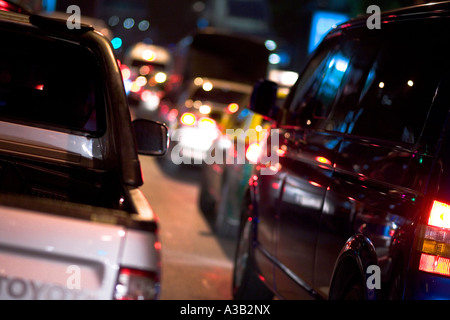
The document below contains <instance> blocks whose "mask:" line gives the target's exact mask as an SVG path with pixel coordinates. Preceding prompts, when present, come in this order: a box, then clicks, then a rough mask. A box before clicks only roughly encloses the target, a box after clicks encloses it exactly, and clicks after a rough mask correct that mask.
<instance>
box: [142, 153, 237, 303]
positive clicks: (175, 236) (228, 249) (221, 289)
mask: <svg viewBox="0 0 450 320" xmlns="http://www.w3.org/2000/svg"><path fill="white" fill-rule="evenodd" d="M140 161H141V166H142V172H143V175H144V182H145V183H144V187H143V188H142V191H143V192H144V194H145V196H146V198H147V199H148V200H149V201H150V203H151V205H152V207H153V209H154V210H155V212H157V214H158V217H159V225H160V229H159V237H160V240H161V244H162V250H161V261H162V265H161V267H162V279H161V280H162V281H161V287H162V290H161V296H160V299H162V300H170V299H177V300H178V299H183V300H227V299H231V279H232V267H233V263H232V261H233V254H234V250H235V243H236V241H235V240H231V239H220V238H217V237H216V235H215V234H214V232H212V228H211V225H210V223H209V222H208V221H207V219H206V218H205V216H204V215H203V214H202V213H201V212H200V209H199V207H198V205H197V203H198V193H199V186H198V184H199V179H200V176H199V175H200V171H199V168H190V167H183V168H179V169H180V170H177V172H176V173H173V172H172V173H171V172H170V171H169V170H166V172H165V171H164V170H163V169H162V165H161V164H160V163H159V162H158V161H159V160H157V159H155V158H153V157H148V156H141V157H140Z"/></svg>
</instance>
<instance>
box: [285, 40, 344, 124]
mask: <svg viewBox="0 0 450 320" xmlns="http://www.w3.org/2000/svg"><path fill="white" fill-rule="evenodd" d="M337 43H338V39H337V38H335V39H332V40H330V41H329V42H328V43H326V45H324V46H322V47H320V48H319V49H318V51H317V52H316V53H315V55H314V57H313V58H312V59H311V60H310V61H309V63H308V65H307V66H306V67H305V69H304V70H303V72H302V74H301V76H300V78H299V79H298V81H297V83H296V84H295V86H294V87H293V88H292V91H293V92H292V93H291V95H290V96H289V97H288V99H287V101H286V104H285V106H286V108H283V109H282V111H283V114H282V118H281V124H282V125H294V126H301V127H303V126H307V125H311V121H312V120H313V119H315V118H318V119H322V118H323V117H324V115H325V114H326V113H327V111H328V109H329V107H330V106H331V104H332V103H333V101H334V97H335V91H336V85H337V84H338V82H339V81H340V79H339V77H340V75H339V71H338V69H339V68H344V67H345V66H344V63H345V61H343V60H342V59H341V60H340V59H339V58H337V57H334V52H335V50H336V47H337ZM336 76H337V77H336ZM329 79H331V80H332V81H331V82H328V80H329Z"/></svg>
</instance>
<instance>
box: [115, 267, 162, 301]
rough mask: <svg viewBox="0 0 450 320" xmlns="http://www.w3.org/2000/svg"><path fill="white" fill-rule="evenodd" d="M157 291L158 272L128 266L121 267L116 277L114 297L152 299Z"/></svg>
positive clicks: (120, 298)
mask: <svg viewBox="0 0 450 320" xmlns="http://www.w3.org/2000/svg"><path fill="white" fill-rule="evenodd" d="M158 293H159V279H158V274H157V273H155V272H151V271H143V270H137V269H130V268H121V269H120V270H119V276H118V278H117V283H116V288H115V292H114V299H116V300H154V299H156V298H157V296H158Z"/></svg>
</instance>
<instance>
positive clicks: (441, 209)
mask: <svg viewBox="0 0 450 320" xmlns="http://www.w3.org/2000/svg"><path fill="white" fill-rule="evenodd" d="M418 240H419V241H418V245H417V250H418V251H419V253H420V261H419V266H418V268H419V270H420V271H424V272H429V273H434V274H438V275H444V276H450V205H448V204H447V203H444V202H440V201H437V200H435V201H433V205H432V207H431V210H430V213H429V216H428V221H427V225H421V226H420V229H419V233H418Z"/></svg>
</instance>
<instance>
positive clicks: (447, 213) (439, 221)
mask: <svg viewBox="0 0 450 320" xmlns="http://www.w3.org/2000/svg"><path fill="white" fill-rule="evenodd" d="M428 225H430V226H434V227H439V228H447V229H450V205H448V204H446V203H443V202H439V201H434V202H433V207H432V208H431V212H430V216H429V218H428Z"/></svg>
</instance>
